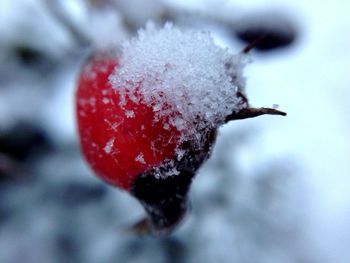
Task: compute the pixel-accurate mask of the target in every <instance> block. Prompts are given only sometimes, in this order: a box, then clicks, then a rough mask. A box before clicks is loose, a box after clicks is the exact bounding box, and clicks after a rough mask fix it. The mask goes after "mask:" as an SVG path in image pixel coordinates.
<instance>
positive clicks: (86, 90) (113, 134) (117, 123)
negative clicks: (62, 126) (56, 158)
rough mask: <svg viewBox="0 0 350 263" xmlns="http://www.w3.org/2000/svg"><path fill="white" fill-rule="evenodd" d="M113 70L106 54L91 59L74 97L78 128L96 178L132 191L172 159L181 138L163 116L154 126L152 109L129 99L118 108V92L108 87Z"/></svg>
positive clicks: (113, 64)
mask: <svg viewBox="0 0 350 263" xmlns="http://www.w3.org/2000/svg"><path fill="white" fill-rule="evenodd" d="M114 70H118V61H117V59H116V58H114V57H111V56H107V55H97V56H94V57H93V58H92V59H90V60H89V62H88V63H87V64H86V65H85V66H84V68H83V70H82V72H81V75H80V79H79V84H78V90H77V94H76V98H77V114H78V128H79V134H80V141H81V146H82V150H83V153H84V155H85V157H86V159H87V161H88V162H89V164H90V165H91V167H92V169H93V170H94V171H95V172H96V174H97V175H98V176H99V177H101V178H102V179H104V180H105V181H107V182H109V183H111V184H113V185H115V186H118V187H120V188H123V189H125V190H130V187H131V186H132V183H133V181H134V180H135V178H136V176H138V175H140V174H142V173H144V172H145V171H147V170H149V169H150V168H153V167H155V166H157V165H160V164H161V163H162V162H164V161H165V160H167V159H173V158H174V156H175V150H176V148H177V147H178V146H179V145H178V144H179V135H180V133H179V131H178V130H177V129H176V128H175V127H174V126H172V125H170V124H169V123H168V122H167V118H166V117H163V118H159V119H158V120H157V121H154V119H155V115H154V111H153V109H152V108H151V106H148V105H146V104H144V103H142V102H141V103H139V102H134V101H133V100H132V99H130V98H129V97H128V96H127V97H126V100H127V101H126V104H125V105H121V96H120V94H119V91H118V90H117V89H115V88H113V87H112V86H111V84H110V82H109V76H110V75H111V74H112V73H113V71H114ZM135 95H136V96H140V94H135ZM141 101H142V100H141Z"/></svg>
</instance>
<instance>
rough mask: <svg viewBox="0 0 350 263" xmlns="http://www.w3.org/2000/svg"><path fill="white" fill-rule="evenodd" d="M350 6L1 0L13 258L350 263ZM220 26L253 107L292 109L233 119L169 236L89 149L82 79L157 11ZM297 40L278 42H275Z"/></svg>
mask: <svg viewBox="0 0 350 263" xmlns="http://www.w3.org/2000/svg"><path fill="white" fill-rule="evenodd" d="M349 10H350V3H349V2H348V1H345V0H332V1H331V0H324V1H316V0H307V1H291V0H288V1H286V0H284V1H282V0H270V1H268V0H266V1H263V0H260V1H259V0H251V1H243V0H231V1H228V0H226V1H224V0H220V1H214V0H207V1H205V0H196V1H184V0H182V1H175V0H173V1H172V0H167V1H166V0H164V1H161V0H154V1H151V0H150V1H143V0H76V1H73V0H69V1H64V0H61V1H59V0H1V1H0V262H1V263H23V262H26V263H32V262H33V263H34V262H35V263H51V262H53V263H56V262H74V263H75V262H84V263H90V262H91V263H95V262H99V263H109V262H152V263H157V262H169V263H170V262H184V263H185V262H239V263H250V262H252V263H260V262H262V263H265V262H268V263H273V262H276V263H291V262H298V263H301V262H305V263H313V262H315V263H322V262H327V263H329V262H335V263H348V262H350V250H349V244H350V140H349V132H350V126H349V124H347V122H348V121H349V112H350V106H349V105H350V104H349V103H348V100H349V99H348V97H349V93H350V92H349V89H348V88H349V82H350V74H349V73H350V72H349V71H350V54H349V52H348V50H347V48H348V47H349V45H350V19H349ZM148 20H153V21H155V22H157V23H159V24H163V23H164V22H165V21H173V23H174V24H176V25H178V26H180V27H185V28H196V29H199V30H210V31H211V32H212V34H213V36H214V37H215V40H216V41H217V43H218V44H220V45H222V46H224V47H228V48H229V49H230V50H231V51H232V52H233V53H236V52H239V51H240V50H241V49H242V48H243V47H244V46H245V43H244V41H242V39H249V37H250V38H252V37H253V38H256V37H257V36H259V34H261V33H262V32H265V33H266V32H268V33H269V34H267V36H268V39H270V40H271V42H269V43H267V44H266V46H265V49H261V50H260V51H259V50H255V51H253V52H252V60H253V62H252V63H251V64H250V65H248V66H247V68H246V71H245V72H246V74H245V75H246V77H247V92H248V96H249V98H250V102H251V104H252V105H253V106H267V107H269V106H272V104H279V106H280V109H282V110H284V111H286V112H288V116H287V117H286V118H282V117H273V116H266V117H260V118H256V119H252V120H245V121H241V122H238V121H237V122H233V123H230V124H228V125H226V126H225V127H223V128H222V129H221V130H220V135H219V139H218V141H217V145H216V147H215V149H214V153H213V155H212V158H211V159H210V160H209V161H208V162H207V163H206V164H205V165H204V166H203V167H202V169H201V170H200V172H199V173H198V175H197V177H196V178H195V180H194V183H193V187H192V191H191V194H190V197H191V201H192V211H191V213H190V214H189V215H188V217H187V218H186V220H185V222H184V223H183V224H182V225H181V226H180V227H179V228H178V229H177V230H176V231H175V233H174V234H173V235H171V236H169V237H166V238H151V237H143V238H140V237H137V236H135V235H133V234H131V233H129V232H128V231H126V227H127V226H129V225H130V224H131V223H132V222H135V221H137V220H138V219H139V218H140V217H142V215H143V210H142V208H141V206H140V205H139V204H138V203H137V201H135V200H134V199H133V198H132V197H130V196H129V195H128V194H126V193H124V192H121V191H119V190H117V189H114V188H112V187H110V186H108V185H106V184H104V183H103V182H101V181H99V180H98V179H96V178H95V177H94V176H93V175H92V172H91V171H90V170H89V169H88V167H87V165H86V164H85V162H84V161H83V160H82V157H81V155H80V152H79V148H78V144H77V137H76V130H75V123H74V122H75V119H74V107H73V91H74V86H75V82H76V79H77V75H78V73H79V69H80V66H81V64H82V63H83V61H84V59H85V58H86V57H87V56H88V54H89V53H90V52H91V51H93V50H96V49H101V48H108V46H111V45H116V44H118V43H119V42H120V41H122V40H123V39H125V38H128V37H130V36H133V35H134V34H135V32H136V31H137V29H138V28H140V27H142V26H144V24H145V23H146V21H148ZM276 43H278V44H281V45H283V46H282V47H280V48H275V44H276Z"/></svg>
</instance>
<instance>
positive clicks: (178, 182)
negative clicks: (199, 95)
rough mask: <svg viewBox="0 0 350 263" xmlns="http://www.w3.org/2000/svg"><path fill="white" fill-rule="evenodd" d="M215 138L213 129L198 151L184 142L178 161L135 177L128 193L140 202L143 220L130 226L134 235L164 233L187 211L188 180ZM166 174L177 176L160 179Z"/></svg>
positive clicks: (190, 144)
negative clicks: (182, 152)
mask: <svg viewBox="0 0 350 263" xmlns="http://www.w3.org/2000/svg"><path fill="white" fill-rule="evenodd" d="M215 138H216V131H215V130H212V131H210V132H207V133H206V136H205V137H204V138H203V140H204V142H205V143H204V147H202V148H201V149H198V147H196V146H195V145H194V144H193V143H192V142H190V141H189V142H186V143H184V144H183V145H182V149H183V150H185V152H186V153H185V155H184V156H183V157H182V158H181V159H180V160H175V161H174V160H171V161H168V162H166V163H165V164H163V165H162V166H160V167H156V168H153V169H151V170H149V171H148V172H146V173H143V174H140V175H139V176H138V177H137V178H136V180H135V181H134V184H133V186H132V188H131V191H130V192H131V194H132V195H134V196H135V197H136V198H137V199H138V200H139V201H140V202H141V204H142V205H143V207H144V209H145V211H146V213H147V218H146V219H143V220H141V221H140V222H138V223H137V224H136V225H135V226H134V228H133V229H134V230H135V231H136V232H137V233H139V234H147V233H148V234H149V233H151V234H156V235H161V234H167V233H169V232H171V231H172V230H173V229H174V228H175V227H176V226H177V225H178V223H179V222H180V221H181V220H182V218H183V217H184V215H185V214H186V211H187V207H188V191H189V189H190V186H191V182H192V179H193V177H194V176H195V173H196V171H197V170H198V168H199V167H200V166H201V164H202V163H203V162H204V161H205V160H206V159H207V158H208V157H209V155H210V151H211V147H212V144H213V143H214V141H215ZM169 171H177V173H176V174H174V175H168V176H162V175H165V174H169ZM157 175H160V176H157Z"/></svg>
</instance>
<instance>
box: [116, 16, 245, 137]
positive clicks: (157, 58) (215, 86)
mask: <svg viewBox="0 0 350 263" xmlns="http://www.w3.org/2000/svg"><path fill="white" fill-rule="evenodd" d="M119 62H120V63H119V66H118V68H117V70H115V72H114V73H113V74H112V75H111V76H110V81H111V83H112V85H113V87H114V88H116V89H119V94H121V105H123V103H125V96H128V97H129V98H130V99H132V100H134V101H136V102H141V103H145V104H146V105H148V106H150V107H152V108H153V111H154V113H155V118H157V119H161V118H164V117H167V119H168V120H169V123H166V124H165V126H164V128H165V129H166V128H167V127H166V126H167V125H172V126H175V127H176V128H177V129H178V130H179V131H180V132H181V133H183V134H186V133H187V134H191V133H193V132H198V131H203V130H205V129H208V128H217V127H218V126H219V125H221V124H222V123H223V122H224V119H225V117H226V116H227V115H229V114H231V113H232V112H237V111H239V110H240V109H242V108H244V107H246V105H245V102H243V101H242V99H241V96H239V95H238V94H237V92H238V91H240V92H243V90H242V89H243V88H244V78H243V77H242V69H243V66H244V64H245V55H243V54H238V55H232V54H230V53H229V52H228V50H227V49H222V48H220V47H219V46H217V45H216V44H215V43H214V40H213V38H212V37H211V36H210V34H209V33H208V32H198V31H196V32H194V31H183V30H180V29H178V28H176V27H174V26H173V25H172V24H169V23H168V24H166V25H165V26H164V27H163V28H161V29H157V28H156V27H155V26H154V24H151V23H149V24H147V26H146V28H145V29H142V30H140V31H139V32H138V36H137V37H135V38H133V39H131V40H130V41H127V42H125V43H124V44H123V45H122V53H121V57H120V59H119ZM135 94H138V95H136V96H135ZM123 98H124V100H123ZM174 113H175V114H174Z"/></svg>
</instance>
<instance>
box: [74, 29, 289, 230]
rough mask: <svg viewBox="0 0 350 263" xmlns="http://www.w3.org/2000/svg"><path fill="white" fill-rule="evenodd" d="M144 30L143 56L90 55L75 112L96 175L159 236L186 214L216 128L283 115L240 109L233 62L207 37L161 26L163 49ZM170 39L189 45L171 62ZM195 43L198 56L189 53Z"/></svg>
mask: <svg viewBox="0 0 350 263" xmlns="http://www.w3.org/2000/svg"><path fill="white" fill-rule="evenodd" d="M152 30H153V29H152ZM152 30H150V32H149V33H150V38H149V39H148V37H145V36H144V35H141V36H140V39H143V40H146V41H145V42H144V43H143V44H144V46H145V47H146V48H149V49H153V50H151V51H149V52H150V54H151V55H148V56H147V55H146V56H145V55H144V54H145V52H144V50H143V49H140V46H142V45H140V43H139V42H138V43H135V42H131V45H134V46H133V48H132V49H131V50H126V51H125V50H124V52H123V53H122V54H119V56H116V55H113V54H98V55H95V56H93V57H92V58H91V59H90V60H89V61H88V62H87V63H86V65H85V66H84V67H83V70H82V72H81V74H80V79H79V82H78V89H77V92H76V109H77V121H78V129H79V135H80V143H81V148H82V151H83V154H84V155H85V158H86V159H87V161H88V163H89V164H90V166H91V167H92V169H93V170H94V171H95V173H96V175H97V176H99V177H100V178H102V179H103V180H105V181H107V182H108V183H110V184H113V185H115V186H117V187H119V188H122V189H124V190H126V191H128V192H130V193H131V194H132V195H133V196H134V197H136V198H137V199H138V200H139V201H140V202H141V204H142V205H143V206H144V208H145V210H146V212H147V214H148V218H147V220H145V221H142V222H141V223H140V225H138V226H142V227H146V229H147V230H149V231H151V232H153V233H166V232H168V231H169V230H171V229H172V228H173V227H174V226H176V225H177V223H178V222H179V221H180V220H181V218H182V217H183V215H184V213H185V211H186V208H187V193H188V190H189V187H190V184H191V181H192V178H193V176H194V175H195V172H196V171H197V169H198V168H199V167H200V165H201V164H202V163H203V162H204V161H205V160H206V159H207V158H208V157H209V155H210V152H211V148H212V145H213V143H214V141H215V138H216V131H217V128H218V127H219V126H220V125H222V124H224V123H226V122H228V121H230V120H235V119H244V118H249V117H255V116H258V115H262V114H282V115H283V114H284V113H282V112H279V111H277V110H275V109H266V108H260V109H254V108H249V107H248V100H247V98H246V97H245V95H244V93H243V91H242V87H241V84H242V82H241V76H240V73H241V72H240V68H241V65H240V62H239V61H229V59H231V58H232V57H231V56H229V55H227V54H226V53H225V52H224V51H222V50H221V49H219V48H218V47H216V46H215V45H214V44H213V42H212V40H211V38H209V37H208V35H203V34H200V35H195V36H194V37H195V38H194V39H193V38H190V37H189V36H187V35H183V34H182V33H181V32H179V31H176V30H175V31H174V32H173V31H171V30H172V29H171V27H166V28H165V29H164V30H163V31H162V32H161V33H160V35H162V34H164V36H163V37H164V41H165V42H166V43H165V49H164V50H165V51H164V50H161V49H159V50H158V49H157V47H154V45H158V43H159V41H160V40H159V39H158V36H157V35H155V33H154V31H152ZM172 34H175V38H173V41H169V38H172ZM153 37H154V38H155V39H156V41H154V39H153ZM178 38H180V39H178ZM181 38H182V39H181ZM193 41H196V43H197V44H196V45H193V43H192V42H193ZM173 42H175V45H176V46H177V45H184V46H187V47H189V48H190V50H179V51H178V53H177V56H179V58H178V57H177V56H175V57H173V59H174V60H176V59H177V60H178V61H174V62H173V61H171V59H170V58H169V56H168V54H169V53H168V51H169V50H170V49H169V47H171V45H172V44H173ZM177 42H179V43H177ZM129 45H130V43H129ZM167 45H170V46H167ZM198 45H199V46H200V48H199V49H202V50H204V53H203V52H202V51H200V52H199V53H198V54H197V53H196V52H197V46H198ZM191 48H192V49H193V48H194V50H191ZM208 50H209V51H208ZM152 52H153V53H152ZM162 52H163V53H162ZM191 52H193V53H194V54H192V53H191ZM201 52H202V53H201ZM206 52H209V53H206ZM158 53H160V54H158ZM137 54H139V55H140V56H145V59H144V60H138V57H137ZM171 55H172V54H171ZM191 56H192V57H191ZM135 57H136V58H135ZM208 57H209V58H208ZM130 60H131V61H130ZM121 61H122V62H123V63H122V62H121ZM212 62H213V63H214V65H213V67H212V72H209V71H207V67H209V66H211V64H210V63H212ZM128 63H129V64H128ZM149 64H150V65H149ZM197 64H199V66H198V65H197ZM130 66H131V68H130ZM128 67H129V68H128ZM187 67H188V68H189V72H187ZM203 69H204V73H203ZM196 78H198V79H196ZM190 85H194V86H190ZM217 85H222V86H223V87H218V88H217ZM202 86H204V87H202ZM192 88H193V89H192ZM198 109H199V110H198Z"/></svg>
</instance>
